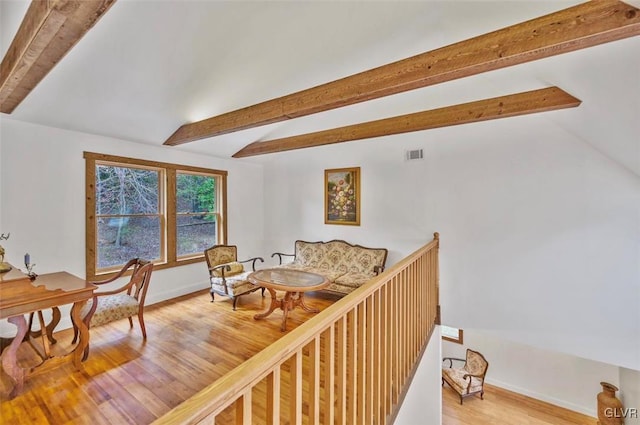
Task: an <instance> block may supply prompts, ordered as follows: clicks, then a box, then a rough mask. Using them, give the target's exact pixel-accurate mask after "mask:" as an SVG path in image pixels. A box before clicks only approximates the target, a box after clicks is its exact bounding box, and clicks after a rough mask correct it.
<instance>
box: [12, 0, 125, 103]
mask: <svg viewBox="0 0 640 425" xmlns="http://www.w3.org/2000/svg"><path fill="white" fill-rule="evenodd" d="M115 1H116V0H32V2H31V5H29V8H28V9H27V13H26V14H25V17H24V19H23V20H22V24H20V28H18V32H17V33H16V36H15V37H14V38H13V41H12V42H11V45H10V46H9V49H8V50H7V53H6V54H5V56H4V58H3V59H2V64H0V112H4V113H6V114H10V113H11V112H13V110H14V109H15V108H16V107H17V106H18V105H19V104H20V102H22V101H23V100H24V98H25V97H27V95H28V94H29V93H30V92H31V90H33V89H34V88H35V87H36V85H38V83H39V82H40V81H41V80H42V79H43V78H44V77H45V76H46V75H47V74H48V73H49V71H51V69H53V67H54V66H55V65H56V64H57V63H58V62H59V61H60V59H62V58H63V57H64V55H66V54H67V52H69V50H71V48H72V47H73V46H74V45H75V44H76V43H77V42H78V41H79V40H80V39H81V38H82V37H83V36H84V35H85V34H86V33H87V31H89V29H91V27H93V25H94V24H95V23H96V22H97V21H98V20H99V19H100V18H101V17H102V15H104V13H105V12H106V11H107V10H109V8H110V7H111V5H112V4H113V3H115Z"/></svg>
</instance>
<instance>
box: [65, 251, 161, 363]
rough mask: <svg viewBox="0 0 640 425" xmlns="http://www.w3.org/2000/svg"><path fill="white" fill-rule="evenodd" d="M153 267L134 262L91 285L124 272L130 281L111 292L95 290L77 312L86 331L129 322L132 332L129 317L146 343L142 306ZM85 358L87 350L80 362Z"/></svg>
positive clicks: (99, 283)
mask: <svg viewBox="0 0 640 425" xmlns="http://www.w3.org/2000/svg"><path fill="white" fill-rule="evenodd" d="M152 271H153V263H150V262H148V261H144V260H141V259H139V258H134V259H132V260H129V262H127V264H125V265H124V267H122V269H121V270H120V271H119V272H118V273H117V274H116V275H115V276H113V277H111V278H109V279H106V280H102V281H97V282H91V283H92V284H94V285H98V286H100V285H105V284H107V283H111V282H114V281H116V280H117V279H119V278H121V277H122V276H123V275H125V274H126V273H127V272H131V277H130V279H129V281H128V282H127V283H125V284H124V285H123V286H120V287H118V288H115V289H110V290H100V289H98V290H96V291H95V292H94V295H93V298H92V299H90V300H89V301H88V302H87V304H86V305H85V306H84V307H83V308H82V310H81V311H80V317H82V321H83V322H84V323H85V324H86V325H87V328H88V329H90V328H91V327H94V326H99V325H103V324H106V323H109V322H113V321H115V320H119V319H124V318H125V317H126V318H128V319H129V326H130V327H131V328H133V320H132V317H133V316H138V322H139V323H140V330H141V331H142V337H143V338H144V339H147V330H146V328H145V326H144V302H145V298H146V296H147V289H148V288H149V282H150V281H151V272H152ZM77 338H78V327H77V326H76V324H75V323H74V324H73V342H74V343H75V342H76V340H77ZM88 355H89V347H88V346H87V349H86V350H85V352H84V356H83V360H86V359H87V357H88Z"/></svg>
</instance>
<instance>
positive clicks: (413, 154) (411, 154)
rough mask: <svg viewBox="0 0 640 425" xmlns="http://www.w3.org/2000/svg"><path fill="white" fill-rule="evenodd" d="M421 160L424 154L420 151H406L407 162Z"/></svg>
mask: <svg viewBox="0 0 640 425" xmlns="http://www.w3.org/2000/svg"><path fill="white" fill-rule="evenodd" d="M423 158H424V153H423V151H422V149H416V150H412V151H407V156H406V159H407V161H413V160H414V159H423Z"/></svg>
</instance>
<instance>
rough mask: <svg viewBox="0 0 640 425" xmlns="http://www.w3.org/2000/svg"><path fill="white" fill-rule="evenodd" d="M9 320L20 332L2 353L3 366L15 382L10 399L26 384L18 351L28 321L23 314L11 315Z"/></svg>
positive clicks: (25, 332)
mask: <svg viewBox="0 0 640 425" xmlns="http://www.w3.org/2000/svg"><path fill="white" fill-rule="evenodd" d="M7 320H8V321H9V323H13V324H14V325H16V327H17V328H18V332H17V333H16V336H15V337H14V338H13V341H11V344H10V345H9V347H8V348H7V349H6V350H5V352H4V353H3V354H2V368H3V369H4V371H5V373H6V374H7V375H9V378H11V380H12V381H13V383H14V384H13V389H12V390H11V392H10V393H9V399H12V398H14V397H15V396H16V395H17V394H18V393H19V392H20V391H22V387H23V385H24V376H25V372H24V369H22V368H21V367H20V366H18V357H17V351H18V347H19V346H20V344H21V343H22V340H23V339H24V337H25V335H26V334H27V321H26V320H25V319H24V316H23V315H19V316H13V317H9V318H8V319H7Z"/></svg>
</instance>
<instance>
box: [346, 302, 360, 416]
mask: <svg viewBox="0 0 640 425" xmlns="http://www.w3.org/2000/svg"><path fill="white" fill-rule="evenodd" d="M357 308H358V306H355V307H354V310H350V311H349V313H348V314H347V324H348V325H349V327H348V332H347V358H348V364H347V423H348V424H355V423H356V413H357V412H356V361H357V360H356V345H357V344H356V341H357V340H356V319H357V317H356V312H355V309H357Z"/></svg>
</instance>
